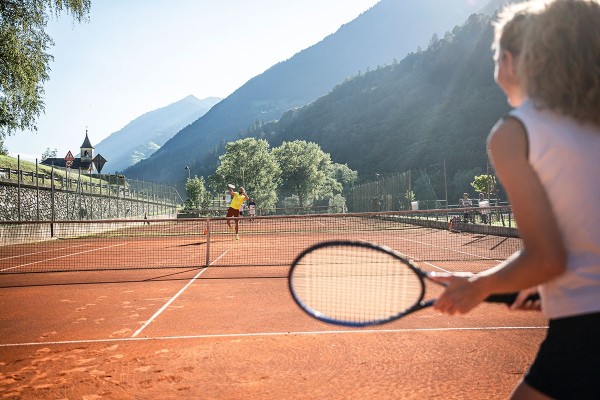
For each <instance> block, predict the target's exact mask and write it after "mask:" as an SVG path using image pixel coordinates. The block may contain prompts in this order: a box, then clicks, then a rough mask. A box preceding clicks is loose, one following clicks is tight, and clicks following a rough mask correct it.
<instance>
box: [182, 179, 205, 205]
mask: <svg viewBox="0 0 600 400" xmlns="http://www.w3.org/2000/svg"><path fill="white" fill-rule="evenodd" d="M185 193H186V194H187V197H188V198H187V200H186V202H185V207H186V208H194V209H201V208H203V209H205V208H207V206H208V192H207V190H206V187H205V186H204V177H203V176H201V177H200V178H198V177H197V176H195V177H194V178H192V179H188V180H187V181H186V182H185Z"/></svg>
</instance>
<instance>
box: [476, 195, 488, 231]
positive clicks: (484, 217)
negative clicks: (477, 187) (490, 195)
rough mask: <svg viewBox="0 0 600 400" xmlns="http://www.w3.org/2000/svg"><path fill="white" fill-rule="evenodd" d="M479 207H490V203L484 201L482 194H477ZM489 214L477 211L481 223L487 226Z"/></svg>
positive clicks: (484, 211) (485, 211) (486, 211)
mask: <svg viewBox="0 0 600 400" xmlns="http://www.w3.org/2000/svg"><path fill="white" fill-rule="evenodd" d="M478 205H479V207H484V208H485V207H489V206H490V202H489V200H486V199H485V195H484V194H483V193H479V203H478ZM489 213H490V210H487V209H486V210H479V215H481V223H483V224H487V223H488V214H489Z"/></svg>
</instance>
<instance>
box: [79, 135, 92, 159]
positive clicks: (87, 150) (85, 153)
mask: <svg viewBox="0 0 600 400" xmlns="http://www.w3.org/2000/svg"><path fill="white" fill-rule="evenodd" d="M80 150H81V153H79V154H80V156H81V162H82V163H91V162H92V159H93V158H94V146H92V144H91V143H90V139H89V138H88V131H87V128H86V129H85V140H84V141H83V144H82V145H81V148H80Z"/></svg>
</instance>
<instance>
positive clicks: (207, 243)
mask: <svg viewBox="0 0 600 400" xmlns="http://www.w3.org/2000/svg"><path fill="white" fill-rule="evenodd" d="M209 264H210V218H208V217H207V218H206V259H205V262H204V266H205V267H208V265H209Z"/></svg>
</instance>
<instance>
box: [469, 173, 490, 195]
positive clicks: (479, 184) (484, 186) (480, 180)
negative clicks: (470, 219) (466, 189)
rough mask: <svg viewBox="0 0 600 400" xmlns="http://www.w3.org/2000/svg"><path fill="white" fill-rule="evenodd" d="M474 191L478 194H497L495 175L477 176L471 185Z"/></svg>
mask: <svg viewBox="0 0 600 400" xmlns="http://www.w3.org/2000/svg"><path fill="white" fill-rule="evenodd" d="M471 186H473V189H475V191H476V192H478V193H484V194H486V195H487V194H488V193H489V194H494V193H496V177H495V176H493V175H477V176H475V179H474V180H473V182H472V183H471Z"/></svg>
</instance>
